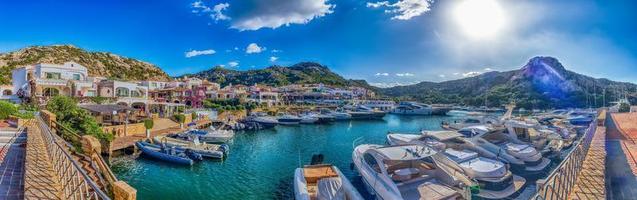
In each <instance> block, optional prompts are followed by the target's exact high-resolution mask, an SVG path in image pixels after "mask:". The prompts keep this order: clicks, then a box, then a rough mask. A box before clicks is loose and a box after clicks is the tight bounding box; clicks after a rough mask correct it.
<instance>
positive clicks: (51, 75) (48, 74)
mask: <svg viewBox="0 0 637 200" xmlns="http://www.w3.org/2000/svg"><path fill="white" fill-rule="evenodd" d="M44 75H45V76H46V78H47V79H62V78H61V77H62V75H61V74H60V73H53V72H45V73H44Z"/></svg>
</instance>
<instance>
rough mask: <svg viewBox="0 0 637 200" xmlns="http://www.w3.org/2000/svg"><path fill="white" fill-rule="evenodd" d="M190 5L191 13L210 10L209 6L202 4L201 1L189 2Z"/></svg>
mask: <svg viewBox="0 0 637 200" xmlns="http://www.w3.org/2000/svg"><path fill="white" fill-rule="evenodd" d="M190 7H192V8H193V9H192V13H200V12H210V11H211V9H210V7H208V6H206V5H205V4H203V2H202V1H195V2H193V3H191V4H190Z"/></svg>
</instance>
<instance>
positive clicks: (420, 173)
mask: <svg viewBox="0 0 637 200" xmlns="http://www.w3.org/2000/svg"><path fill="white" fill-rule="evenodd" d="M383 164H384V166H385V168H386V169H387V174H388V175H389V177H390V178H391V179H392V180H393V181H394V182H395V183H399V187H400V185H401V184H400V183H402V184H406V183H412V182H418V181H419V180H427V179H428V178H429V177H433V176H435V174H434V173H435V170H436V165H435V164H434V162H433V159H432V158H431V157H425V158H422V159H418V160H384V161H383Z"/></svg>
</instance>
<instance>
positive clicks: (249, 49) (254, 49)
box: [246, 43, 266, 54]
mask: <svg viewBox="0 0 637 200" xmlns="http://www.w3.org/2000/svg"><path fill="white" fill-rule="evenodd" d="M265 49H266V48H265V47H260V46H259V45H257V43H250V44H249V45H248V47H246V53H249V54H251V53H261V52H262V51H265Z"/></svg>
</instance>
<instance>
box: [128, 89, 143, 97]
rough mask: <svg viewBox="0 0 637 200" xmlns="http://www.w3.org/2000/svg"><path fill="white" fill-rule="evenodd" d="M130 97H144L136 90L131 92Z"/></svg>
mask: <svg viewBox="0 0 637 200" xmlns="http://www.w3.org/2000/svg"><path fill="white" fill-rule="evenodd" d="M130 95H131V96H132V97H141V96H142V95H141V93H139V91H135V90H133V91H131V93H130Z"/></svg>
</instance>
